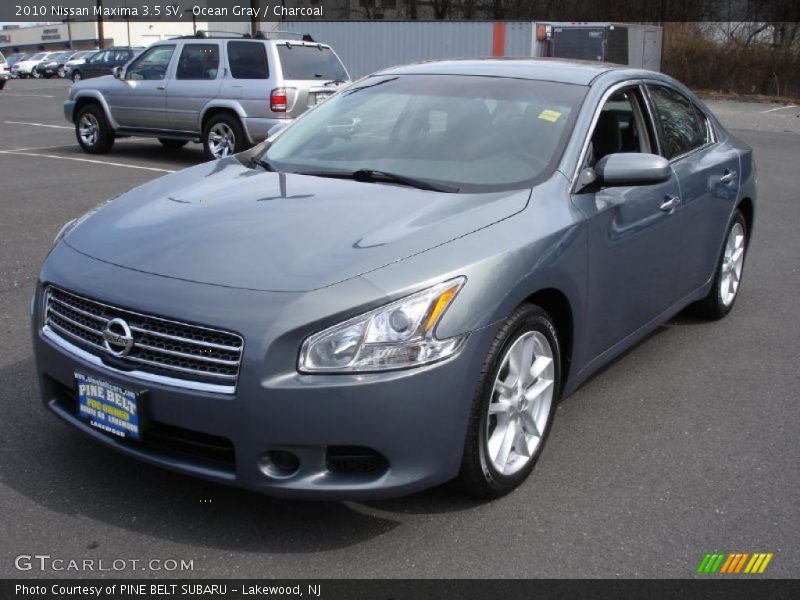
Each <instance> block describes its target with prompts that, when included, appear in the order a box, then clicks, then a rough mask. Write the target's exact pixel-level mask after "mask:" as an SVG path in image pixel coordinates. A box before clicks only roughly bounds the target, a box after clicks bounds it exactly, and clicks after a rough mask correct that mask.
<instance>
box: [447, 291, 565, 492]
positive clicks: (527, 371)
mask: <svg viewBox="0 0 800 600" xmlns="http://www.w3.org/2000/svg"><path fill="white" fill-rule="evenodd" d="M560 377H561V360H560V353H559V346H558V336H557V333H556V329H555V327H554V326H553V322H552V320H551V319H550V317H549V316H548V314H547V313H546V312H544V311H543V310H542V309H541V308H539V307H538V306H535V305H532V304H528V305H525V306H521V307H519V308H518V309H516V310H515V311H514V312H513V313H512V314H511V316H510V317H508V319H506V321H505V322H504V323H503V325H502V326H501V327H500V330H499V331H498V332H497V335H496V336H495V338H494V341H493V342H492V345H491V346H490V348H489V353H488V354H487V356H486V360H485V361H484V364H483V369H482V370H481V375H480V378H479V381H478V387H477V391H476V393H475V397H474V398H473V404H472V412H471V413H470V420H469V426H468V430H467V439H466V443H465V445H464V455H463V458H462V461H461V473H460V475H459V478H458V483H459V484H461V487H463V488H465V489H466V491H468V492H470V493H472V494H474V495H476V496H480V497H483V498H498V497H500V496H503V495H505V494H507V493H508V492H510V491H511V490H513V489H514V488H516V487H517V486H518V485H519V484H520V483H522V482H523V481H524V480H525V478H526V477H527V476H528V474H529V473H530V472H531V470H532V469H533V466H534V464H536V461H537V459H538V458H539V455H540V454H541V452H542V447H543V446H544V443H545V440H546V439H547V434H548V433H549V432H550V427H551V425H552V423H553V415H554V413H555V408H556V406H555V405H556V402H557V400H558V397H559V392H560Z"/></svg>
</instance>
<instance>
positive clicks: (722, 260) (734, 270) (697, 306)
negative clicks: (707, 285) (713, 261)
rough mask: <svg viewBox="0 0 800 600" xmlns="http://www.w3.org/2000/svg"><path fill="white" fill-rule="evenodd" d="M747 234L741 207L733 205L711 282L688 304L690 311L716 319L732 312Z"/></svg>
mask: <svg viewBox="0 0 800 600" xmlns="http://www.w3.org/2000/svg"><path fill="white" fill-rule="evenodd" d="M747 236H748V231H747V222H746V221H745V218H744V215H743V214H742V211H741V210H739V209H736V211H734V213H733V216H732V217H731V220H730V223H728V228H727V229H726V230H725V242H724V243H723V245H722V252H720V257H719V260H718V261H717V269H716V272H715V273H714V283H713V284H712V285H711V289H710V290H709V292H708V295H707V296H706V297H705V298H703V299H702V300H699V301H698V302H695V303H694V304H693V305H692V306H691V309H692V312H694V313H695V314H696V315H697V316H699V317H702V318H705V319H708V320H711V321H716V320H719V319H721V318H723V317H724V316H725V315H727V314H728V313H729V312H731V309H732V308H733V305H734V304H735V303H736V298H738V296H739V289H740V288H741V282H742V275H743V273H744V263H745V258H746V255H747V242H748V237H747ZM736 252H739V254H738V255H737V257H736V258H734V260H730V259H731V258H733V257H734V255H735V254H736ZM726 290H727V291H726Z"/></svg>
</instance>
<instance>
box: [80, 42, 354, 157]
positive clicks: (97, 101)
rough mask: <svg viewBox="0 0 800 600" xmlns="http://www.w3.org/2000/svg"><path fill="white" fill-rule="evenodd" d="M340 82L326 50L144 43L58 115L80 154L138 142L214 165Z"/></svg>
mask: <svg viewBox="0 0 800 600" xmlns="http://www.w3.org/2000/svg"><path fill="white" fill-rule="evenodd" d="M92 60H93V59H92ZM89 62H91V61H89ZM348 80H349V76H348V74H347V70H346V69H345V68H344V66H343V65H342V63H341V61H340V60H339V57H338V56H337V55H336V53H335V52H334V51H333V50H332V49H331V48H330V47H329V46H327V45H325V44H317V43H309V42H306V41H294V40H265V39H245V38H197V37H189V38H177V39H172V40H166V41H162V42H157V43H155V44H153V45H152V46H150V47H149V48H148V49H147V50H146V51H144V52H143V53H142V54H141V55H140V56H139V57H137V58H136V60H134V61H132V62H131V63H130V64H128V65H127V66H126V67H125V68H122V69H118V70H117V74H116V77H104V78H101V79H98V80H96V81H89V82H81V83H76V84H75V85H74V86H72V89H71V90H70V94H69V99H68V100H67V102H66V103H65V104H64V114H65V116H66V118H67V120H68V121H70V122H71V123H74V124H75V133H76V136H77V138H78V143H79V144H80V145H81V147H82V148H83V149H84V150H85V151H86V152H89V153H93V154H96V153H104V152H108V151H109V150H110V149H111V147H112V146H113V144H114V138H115V137H116V136H119V135H139V136H150V137H157V138H158V139H159V141H161V143H162V144H164V145H165V146H167V147H170V148H173V147H175V148H177V147H181V146H183V145H185V144H186V143H187V142H189V141H200V142H202V143H203V147H204V149H205V153H206V156H207V157H208V158H209V159H213V158H220V157H224V156H227V155H229V154H233V153H236V152H241V151H242V150H244V149H245V148H247V147H249V146H251V145H252V144H254V143H257V142H260V141H261V140H263V139H265V138H266V137H267V135H268V132H269V130H270V128H272V127H273V126H274V125H276V124H279V123H287V122H290V121H291V120H292V119H294V118H296V117H298V116H300V115H301V114H302V113H303V112H305V111H306V110H308V109H309V108H311V107H313V106H315V105H316V104H317V103H319V102H322V101H323V100H324V99H326V98H328V97H329V96H330V95H332V94H333V93H334V92H335V91H336V90H337V88H338V86H339V85H341V84H343V83H345V82H346V81H348Z"/></svg>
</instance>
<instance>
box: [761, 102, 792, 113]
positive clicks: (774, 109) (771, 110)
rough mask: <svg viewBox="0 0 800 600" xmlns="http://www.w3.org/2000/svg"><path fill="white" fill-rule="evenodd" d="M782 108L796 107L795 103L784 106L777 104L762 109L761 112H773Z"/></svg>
mask: <svg viewBox="0 0 800 600" xmlns="http://www.w3.org/2000/svg"><path fill="white" fill-rule="evenodd" d="M784 108H797V105H795V104H787V105H786V106H779V107H777V108H770V109H769V110H762V111H761V113H762V114H763V113H771V112H775V111H776V110H783V109H784Z"/></svg>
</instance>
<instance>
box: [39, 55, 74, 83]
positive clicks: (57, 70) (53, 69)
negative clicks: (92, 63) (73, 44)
mask: <svg viewBox="0 0 800 600" xmlns="http://www.w3.org/2000/svg"><path fill="white" fill-rule="evenodd" d="M76 54H80V53H79V52H76V51H75V50H66V51H64V52H60V53H59V54H56V55H55V56H51V57H50V58H48V59H47V60H43V61H42V62H40V63H39V64H38V65H36V66H35V67H34V69H35V70H36V72H37V73H38V74H39V76H40V77H44V78H45V79H50V78H51V77H54V76H58V77H64V64H65V63H66V62H67V61H68V60H70V59H71V58H72V57H73V56H75V55H76Z"/></svg>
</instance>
